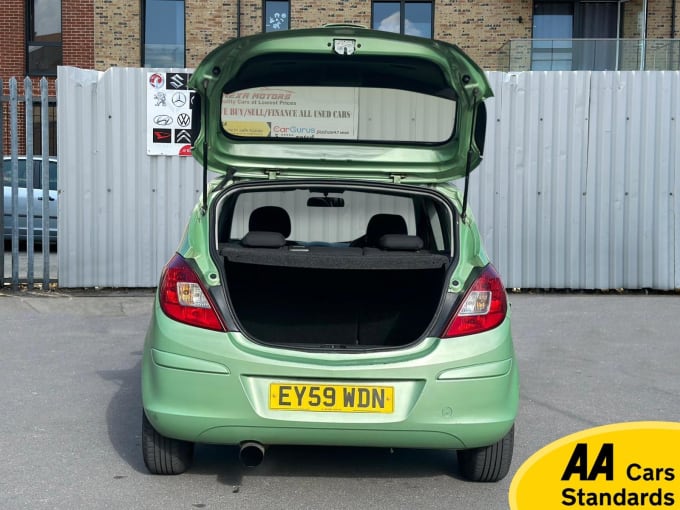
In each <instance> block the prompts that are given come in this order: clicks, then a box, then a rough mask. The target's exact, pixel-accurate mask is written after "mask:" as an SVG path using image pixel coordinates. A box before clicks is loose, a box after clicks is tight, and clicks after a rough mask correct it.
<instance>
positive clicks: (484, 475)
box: [457, 425, 515, 482]
mask: <svg viewBox="0 0 680 510" xmlns="http://www.w3.org/2000/svg"><path fill="white" fill-rule="evenodd" d="M514 443H515V426H514V425H513V426H512V428H511V429H510V432H508V433H507V434H506V435H505V436H504V437H503V439H501V440H500V441H498V442H497V443H494V444H492V445H491V446H484V447H482V448H470V449H469V450H458V452H457V453H458V466H459V467H460V472H461V474H462V475H463V476H464V477H465V478H466V479H468V480H470V481H473V482H497V481H499V480H502V479H503V478H505V475H507V474H508V471H509V470H510V463H511V462H512V450H513V447H514Z"/></svg>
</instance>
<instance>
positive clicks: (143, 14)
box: [139, 0, 187, 69]
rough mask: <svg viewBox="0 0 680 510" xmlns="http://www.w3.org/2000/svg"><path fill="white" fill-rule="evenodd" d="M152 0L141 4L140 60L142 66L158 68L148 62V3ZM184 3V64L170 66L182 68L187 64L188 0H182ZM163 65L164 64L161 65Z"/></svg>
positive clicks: (145, 0) (144, 0)
mask: <svg viewBox="0 0 680 510" xmlns="http://www.w3.org/2000/svg"><path fill="white" fill-rule="evenodd" d="M149 1H150V0H143V1H142V6H141V12H140V16H139V18H140V22H141V30H140V42H141V44H140V62H141V64H142V67H145V68H146V67H152V68H156V67H159V66H152V65H149V64H147V62H146V39H147V37H146V7H147V5H148V3H149ZM180 1H181V2H182V5H183V9H182V11H183V17H184V21H183V25H184V30H183V33H182V56H183V58H182V65H179V66H170V67H173V68H180V69H184V68H186V66H187V0H180ZM161 67H163V66H161Z"/></svg>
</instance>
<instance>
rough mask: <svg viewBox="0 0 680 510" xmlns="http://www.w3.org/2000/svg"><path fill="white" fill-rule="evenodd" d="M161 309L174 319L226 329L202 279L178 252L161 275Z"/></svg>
mask: <svg viewBox="0 0 680 510" xmlns="http://www.w3.org/2000/svg"><path fill="white" fill-rule="evenodd" d="M158 295H159V299H160V305H161V309H162V310H163V312H164V313H165V315H167V316H168V317H170V318H171V319H174V320H176V321H179V322H183V323H184V324H189V325H191V326H196V327H199V328H205V329H212V330H214V331H226V328H225V327H224V325H223V324H222V321H221V320H220V318H219V316H218V315H217V312H216V310H215V305H214V304H213V302H212V300H211V299H210V296H209V295H208V293H207V292H206V290H205V288H204V287H203V284H202V283H201V280H200V279H199V278H198V276H197V275H196V273H195V272H194V271H193V270H192V269H191V267H190V266H189V264H187V262H186V260H184V258H182V257H181V256H180V255H178V254H175V256H174V257H172V259H171V260H170V262H168V264H167V265H166V266H165V269H164V270H163V275H162V276H161V283H160V286H159V292H158Z"/></svg>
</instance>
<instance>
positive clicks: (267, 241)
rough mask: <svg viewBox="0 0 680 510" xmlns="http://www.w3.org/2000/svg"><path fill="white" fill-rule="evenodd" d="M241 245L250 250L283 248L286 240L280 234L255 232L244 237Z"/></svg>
mask: <svg viewBox="0 0 680 510" xmlns="http://www.w3.org/2000/svg"><path fill="white" fill-rule="evenodd" d="M241 244H242V245H243V246H247V247H249V248H281V247H282V246H285V244H286V240H285V239H284V238H283V236H282V235H281V234H280V233H279V232H265V231H261V230H253V231H251V232H248V233H247V234H246V235H245V236H243V239H241Z"/></svg>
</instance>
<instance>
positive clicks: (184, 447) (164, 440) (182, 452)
mask: <svg viewBox="0 0 680 510" xmlns="http://www.w3.org/2000/svg"><path fill="white" fill-rule="evenodd" d="M142 455H143V456H144V464H145V465H146V468H147V469H148V470H149V472H150V473H152V474H154V475H179V474H180V473H184V472H185V471H186V470H187V469H189V467H190V466H191V461H192V460H193V456H194V443H190V442H188V441H180V440H179V439H171V438H169V437H165V436H163V435H162V434H160V433H159V432H158V431H156V429H154V428H153V425H151V422H149V420H148V418H147V417H146V413H144V412H143V411H142Z"/></svg>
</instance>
